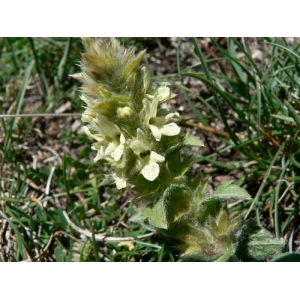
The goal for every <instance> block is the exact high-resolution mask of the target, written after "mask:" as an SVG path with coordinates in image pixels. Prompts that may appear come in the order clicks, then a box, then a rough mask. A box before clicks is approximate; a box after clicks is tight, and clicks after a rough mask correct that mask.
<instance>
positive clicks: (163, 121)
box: [143, 95, 180, 141]
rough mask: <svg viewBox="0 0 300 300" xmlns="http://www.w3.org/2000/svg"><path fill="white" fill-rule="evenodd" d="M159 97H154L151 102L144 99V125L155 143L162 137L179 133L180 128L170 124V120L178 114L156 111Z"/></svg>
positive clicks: (164, 110)
mask: <svg viewBox="0 0 300 300" xmlns="http://www.w3.org/2000/svg"><path fill="white" fill-rule="evenodd" d="M158 102H159V97H158V96H157V95H154V97H153V100H152V101H151V100H148V99H146V98H145V99H144V100H143V104H144V110H145V120H144V124H145V126H146V127H149V128H150V129H151V131H152V134H153V136H154V138H155V139H156V140H157V141H160V140H161V136H162V135H167V136H173V135H177V134H179V132H180V127H179V126H178V125H177V124H176V123H174V122H172V123H170V121H171V119H172V118H173V117H174V115H177V116H178V113H171V112H169V111H168V110H167V109H159V110H158V109H157V107H158Z"/></svg>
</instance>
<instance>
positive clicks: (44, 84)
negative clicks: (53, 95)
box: [28, 38, 49, 98]
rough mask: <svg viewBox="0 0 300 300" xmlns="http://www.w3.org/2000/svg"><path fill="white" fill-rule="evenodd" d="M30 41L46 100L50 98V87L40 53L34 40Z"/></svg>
mask: <svg viewBox="0 0 300 300" xmlns="http://www.w3.org/2000/svg"><path fill="white" fill-rule="evenodd" d="M28 40H29V44H30V47H31V50H32V53H33V56H34V60H35V65H36V69H37V72H38V74H39V77H40V80H41V84H42V89H43V92H44V96H45V98H48V96H49V85H48V82H47V79H46V76H45V73H44V71H43V69H42V67H41V65H40V59H39V56H38V53H37V51H36V49H35V46H34V41H33V39H32V38H28Z"/></svg>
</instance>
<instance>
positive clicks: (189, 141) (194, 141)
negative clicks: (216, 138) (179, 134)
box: [183, 134, 204, 147]
mask: <svg viewBox="0 0 300 300" xmlns="http://www.w3.org/2000/svg"><path fill="white" fill-rule="evenodd" d="M183 143H184V144H185V145H188V146H198V147H203V146H204V143H203V141H202V140H200V139H199V138H197V137H195V136H191V135H188V134H187V135H186V136H185V137H184V140H183Z"/></svg>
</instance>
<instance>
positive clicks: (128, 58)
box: [72, 38, 180, 189]
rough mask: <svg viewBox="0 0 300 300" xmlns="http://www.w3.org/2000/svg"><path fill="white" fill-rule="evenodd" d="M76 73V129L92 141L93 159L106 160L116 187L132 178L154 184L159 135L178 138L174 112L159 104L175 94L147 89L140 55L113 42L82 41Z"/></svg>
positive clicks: (162, 88) (166, 89)
mask: <svg viewBox="0 0 300 300" xmlns="http://www.w3.org/2000/svg"><path fill="white" fill-rule="evenodd" d="M84 44H85V48H86V53H85V54H83V55H82V61H81V68H82V72H81V73H77V74H74V75H72V76H73V77H75V78H76V79H79V80H81V81H82V83H83V87H82V89H81V91H82V95H81V99H82V100H83V101H84V103H85V112H84V113H83V116H82V121H83V122H85V123H87V125H86V126H83V128H82V130H83V132H84V133H86V134H87V135H88V136H89V137H91V138H92V139H93V140H95V143H94V144H93V146H92V149H94V150H97V155H96V157H95V159H94V161H95V162H96V161H98V160H101V159H104V160H106V161H107V162H108V163H109V164H110V165H111V167H112V170H111V174H112V178H113V180H114V182H115V183H116V186H117V188H118V189H121V188H124V187H126V186H127V183H128V182H131V179H133V178H134V177H136V176H143V177H144V178H145V179H146V180H148V181H154V180H155V179H156V178H157V177H158V176H159V174H160V168H161V164H162V163H164V162H165V157H164V153H162V152H163V151H164V150H163V147H161V142H162V139H163V136H175V135H179V133H180V127H179V126H178V125H177V124H176V123H174V122H173V118H174V117H178V116H179V115H178V113H177V112H171V111H170V110H168V109H167V108H165V105H164V103H165V102H166V101H168V100H169V99H171V98H172V97H174V96H175V94H173V93H171V91H170V88H169V87H167V86H166V85H163V86H159V87H156V88H154V87H152V86H151V84H150V75H149V70H148V68H147V67H145V66H141V64H140V63H141V60H142V58H143V56H144V54H145V51H142V52H140V53H139V54H137V55H136V54H135V50H134V48H130V49H126V48H124V47H123V46H121V45H120V43H119V42H118V41H117V40H116V39H109V40H108V39H94V40H93V39H89V38H86V39H84Z"/></svg>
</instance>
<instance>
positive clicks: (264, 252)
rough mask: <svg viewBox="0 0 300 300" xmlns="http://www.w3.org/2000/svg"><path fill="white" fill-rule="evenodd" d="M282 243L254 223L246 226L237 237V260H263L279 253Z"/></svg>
mask: <svg viewBox="0 0 300 300" xmlns="http://www.w3.org/2000/svg"><path fill="white" fill-rule="evenodd" d="M282 247H283V243H282V241H281V240H280V239H277V238H274V237H273V236H272V234H271V233H270V232H268V231H267V230H266V229H264V228H261V227H259V226H257V225H256V223H254V222H250V223H248V224H246V225H245V226H244V227H243V228H242V230H241V232H240V233H239V235H238V245H237V251H236V254H237V256H238V257H239V258H250V259H255V260H265V259H267V258H269V257H271V256H273V255H275V254H276V253H278V252H280V250H281V249H282Z"/></svg>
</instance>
